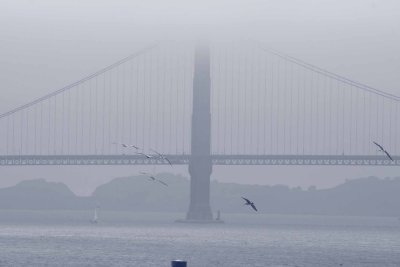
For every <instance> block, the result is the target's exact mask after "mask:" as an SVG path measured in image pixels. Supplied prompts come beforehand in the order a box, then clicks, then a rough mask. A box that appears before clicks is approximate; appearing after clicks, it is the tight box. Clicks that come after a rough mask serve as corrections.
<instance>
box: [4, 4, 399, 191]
mask: <svg viewBox="0 0 400 267" xmlns="http://www.w3.org/2000/svg"><path fill="white" fill-rule="evenodd" d="M399 14H400V3H399V2H398V1H395V0H383V1H363V0H349V1H345V0H341V1H333V0H318V1H317V0H303V1H300V0H298V1H262V0H260V1H160V0H158V1H122V0H119V1H104V0H103V1H64V0H60V1H34V0H31V1H28V0H26V1H11V0H0V33H1V35H0V81H1V84H0V96H1V97H0V114H2V113H5V112H7V111H9V110H11V109H13V108H15V107H17V106H20V105H23V104H25V103H27V102H29V101H31V100H33V99H36V98H38V97H41V96H43V95H45V94H47V93H49V92H52V91H54V90H56V89H59V88H61V87H63V86H65V85H67V84H70V83H72V82H75V81H77V80H79V79H80V78H82V77H84V76H86V75H88V74H90V73H93V72H95V71H97V70H99V69H101V68H103V67H104V66H107V65H110V64H111V63H113V62H115V61H117V60H119V59H121V58H124V57H126V56H127V55H130V54H132V53H134V52H135V51H137V50H138V49H140V48H142V47H145V46H146V45H148V44H151V43H154V42H156V41H159V40H173V41H175V42H187V41H191V40H196V39H205V38H207V39H209V40H217V41H220V40H222V41H229V40H238V39H239V40H248V39H252V40H258V41H262V42H264V43H266V44H267V45H268V46H269V47H273V48H275V49H278V50H280V51H282V52H284V53H286V54H289V55H291V56H294V57H296V58H299V59H302V60H304V61H306V62H309V63H312V64H314V65H316V66H319V67H322V68H324V69H327V70H329V71H332V72H334V73H337V74H340V75H343V76H345V77H347V78H350V79H352V80H356V81H359V82H362V83H364V84H367V85H370V86H372V87H375V88H378V89H380V90H382V91H385V92H388V93H392V94H394V95H400V88H399V81H398V70H399V69H400V17H399ZM0 154H1V153H0ZM143 169H146V170H149V169H150V170H151V171H156V172H161V171H169V172H173V173H181V174H183V175H188V174H187V167H186V166H174V168H173V169H171V168H170V167H158V166H157V167H141V166H124V167H120V166H115V167H105V166H99V167H94V166H89V167H62V166H56V167H0V176H1V179H0V186H1V187H4V186H8V185H13V184H15V183H17V182H18V181H20V180H25V179H33V178H46V179H48V180H53V181H62V182H64V183H66V184H67V185H68V186H70V187H71V189H73V190H74V191H75V192H77V193H79V194H89V193H90V192H91V191H92V190H93V189H94V187H95V186H96V185H99V184H102V183H104V182H106V181H108V180H109V179H111V178H114V177H118V176H126V175H133V174H136V173H138V172H139V171H141V170H143ZM397 170H398V168H397V167H384V168H383V167H296V166H293V167H287V166H276V167H275V166H274V167H272V166H248V167H239V166H228V167H220V166H214V170H213V175H212V179H217V180H219V181H224V182H237V183H251V184H254V183H257V184H287V185H290V186H303V187H308V186H310V185H316V186H317V187H319V188H324V187H331V186H333V185H336V184H338V183H341V182H343V181H344V180H345V179H346V178H356V177H361V176H370V175H375V176H378V177H385V176H397V175H398V171H397Z"/></svg>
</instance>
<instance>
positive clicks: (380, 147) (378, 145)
mask: <svg viewBox="0 0 400 267" xmlns="http://www.w3.org/2000/svg"><path fill="white" fill-rule="evenodd" d="M373 143H374V144H375V145H376V146H377V147H379V150H378V151H382V152H383V153H385V154H386V156H387V157H388V158H389V159H390V160H391V161H393V158H392V156H390V154H389V152H387V151H386V150H385V149H384V148H383V146H381V145H380V144H378V143H377V142H375V141H373Z"/></svg>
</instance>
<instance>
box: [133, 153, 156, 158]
mask: <svg viewBox="0 0 400 267" xmlns="http://www.w3.org/2000/svg"><path fill="white" fill-rule="evenodd" d="M136 154H138V155H142V156H145V157H146V158H148V159H151V158H154V156H153V155H149V154H145V153H141V152H137V153H136Z"/></svg>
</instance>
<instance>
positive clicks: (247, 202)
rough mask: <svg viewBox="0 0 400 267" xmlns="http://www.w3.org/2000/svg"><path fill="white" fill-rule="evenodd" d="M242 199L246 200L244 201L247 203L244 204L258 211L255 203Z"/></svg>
mask: <svg viewBox="0 0 400 267" xmlns="http://www.w3.org/2000/svg"><path fill="white" fill-rule="evenodd" d="M242 198H243V199H244V201H246V203H244V204H245V205H250V206H251V207H252V208H253V210H255V211H258V210H257V208H256V205H254V202H251V201H250V200H248V199H247V198H245V197H242Z"/></svg>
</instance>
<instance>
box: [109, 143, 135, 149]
mask: <svg viewBox="0 0 400 267" xmlns="http://www.w3.org/2000/svg"><path fill="white" fill-rule="evenodd" d="M113 145H121V146H122V147H123V148H129V147H133V148H135V149H139V147H138V146H135V145H129V144H125V143H117V142H114V143H113Z"/></svg>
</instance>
